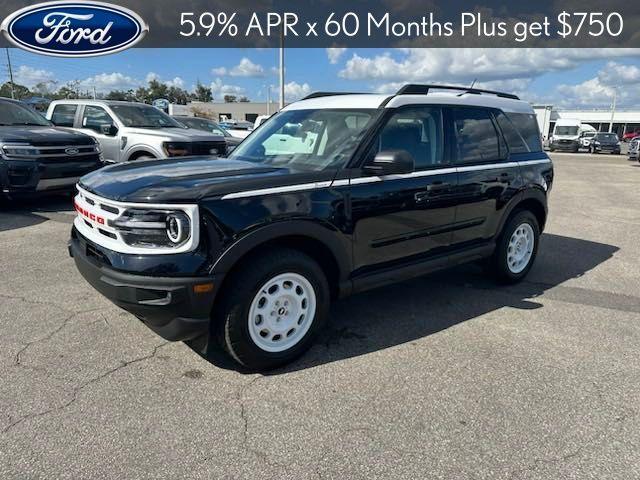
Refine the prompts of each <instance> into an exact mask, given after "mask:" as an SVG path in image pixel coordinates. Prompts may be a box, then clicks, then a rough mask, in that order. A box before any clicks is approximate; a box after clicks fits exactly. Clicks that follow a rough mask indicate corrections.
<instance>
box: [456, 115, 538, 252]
mask: <svg viewBox="0 0 640 480" xmlns="http://www.w3.org/2000/svg"><path fill="white" fill-rule="evenodd" d="M450 112H451V125H452V127H453V128H452V130H453V132H452V136H453V150H454V162H455V164H456V167H457V170H458V185H457V187H456V195H455V196H456V202H457V207H456V215H455V223H456V230H455V233H454V234H453V244H454V246H455V247H460V248H463V247H466V246H474V245H475V244H482V243H483V242H486V241H488V240H490V239H491V238H493V237H494V235H495V234H496V232H497V229H498V225H499V222H500V218H501V216H502V212H503V208H504V207H505V206H506V205H507V203H508V202H509V200H511V198H513V196H514V195H516V194H517V192H518V189H519V188H520V186H521V185H522V179H521V177H520V170H519V168H518V163H517V162H514V161H510V159H509V155H510V154H509V150H508V148H507V144H506V141H505V139H504V137H503V135H502V132H501V129H500V128H499V126H498V121H499V119H498V117H497V116H496V115H498V113H497V112H494V111H492V110H490V109H486V108H479V107H451V110H450ZM499 115H504V114H502V113H500V114H499ZM502 120H504V119H500V121H502ZM516 134H517V132H516ZM525 148H526V147H525Z"/></svg>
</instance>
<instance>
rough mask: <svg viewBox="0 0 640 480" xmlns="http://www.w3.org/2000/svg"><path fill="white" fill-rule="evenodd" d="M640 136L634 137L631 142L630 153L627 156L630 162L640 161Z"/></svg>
mask: <svg viewBox="0 0 640 480" xmlns="http://www.w3.org/2000/svg"><path fill="white" fill-rule="evenodd" d="M639 152H640V135H638V136H637V137H634V138H633V139H632V140H631V141H630V142H629V151H628V152H627V155H628V156H629V160H640V153H639Z"/></svg>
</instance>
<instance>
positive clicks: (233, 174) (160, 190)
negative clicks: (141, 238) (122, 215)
mask: <svg viewBox="0 0 640 480" xmlns="http://www.w3.org/2000/svg"><path fill="white" fill-rule="evenodd" d="M318 175H319V174H317V173H312V174H309V173H301V172H292V171H290V170H289V169H287V168H275V167H269V166H265V165H261V164H256V163H251V162H244V161H239V160H227V159H216V158H212V157H187V158H181V159H162V160H145V161H134V162H129V163H120V164H115V165H110V166H108V167H104V168H102V169H100V170H98V171H96V172H93V173H90V174H88V175H85V176H84V177H82V179H81V180H80V186H81V187H82V188H85V189H86V190H88V191H90V192H93V193H95V194H96V195H99V196H101V197H105V198H109V199H112V200H116V201H121V202H134V203H135V202H140V203H147V202H154V203H180V202H184V203H189V202H195V201H198V200H200V199H202V198H205V197H211V196H216V195H224V194H226V193H233V192H239V191H245V190H252V189H260V188H270V187H276V186H282V185H290V184H294V183H304V182H305V181H307V180H308V179H309V178H311V177H313V179H312V180H309V181H314V180H315V178H316V177H317V176H318ZM328 175H330V173H329V172H325V173H323V174H322V176H323V177H326V176H328ZM329 178H330V177H329Z"/></svg>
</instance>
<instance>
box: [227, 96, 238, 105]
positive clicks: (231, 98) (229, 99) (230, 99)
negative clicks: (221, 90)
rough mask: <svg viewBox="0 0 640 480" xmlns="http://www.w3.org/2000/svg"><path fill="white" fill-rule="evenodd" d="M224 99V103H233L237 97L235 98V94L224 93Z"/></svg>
mask: <svg viewBox="0 0 640 480" xmlns="http://www.w3.org/2000/svg"><path fill="white" fill-rule="evenodd" d="M224 101H225V103H233V102H235V101H237V99H236V96H235V95H225V96H224Z"/></svg>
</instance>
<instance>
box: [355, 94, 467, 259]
mask: <svg viewBox="0 0 640 480" xmlns="http://www.w3.org/2000/svg"><path fill="white" fill-rule="evenodd" d="M445 146H446V142H445V129H444V122H443V112H442V109H441V108H440V107H432V106H410V107H403V108H401V109H398V110H397V111H396V112H395V113H393V114H392V115H391V116H390V118H389V119H388V121H387V123H386V125H385V126H384V127H383V129H382V130H381V132H380V133H379V134H378V135H377V136H376V137H375V139H374V140H373V143H372V146H371V149H370V151H369V153H368V154H367V158H366V159H365V162H364V163H365V164H366V162H367V161H370V160H371V159H373V157H374V156H375V154H376V153H378V152H380V151H386V150H406V151H407V152H409V153H410V154H411V155H412V156H413V158H414V161H415V171H414V172H413V173H409V174H402V175H387V176H382V177H379V176H371V175H369V176H367V175H365V174H364V173H363V172H362V171H361V170H360V169H356V170H354V172H352V175H351V188H350V202H351V221H352V225H353V229H354V231H353V234H354V255H353V257H354V267H355V270H361V271H362V270H368V269H375V268H376V267H381V266H385V264H388V263H389V262H396V261H402V260H403V259H407V258H408V257H412V256H416V255H428V254H436V253H438V252H440V251H442V252H444V251H445V250H446V249H447V248H448V247H449V245H450V243H451V234H452V233H451V232H452V230H451V228H452V224H453V221H454V214H455V204H454V203H453V201H452V192H453V191H454V189H455V186H456V181H457V178H456V173H455V168H453V166H452V165H451V162H450V158H449V154H448V150H447V149H446V148H445Z"/></svg>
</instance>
